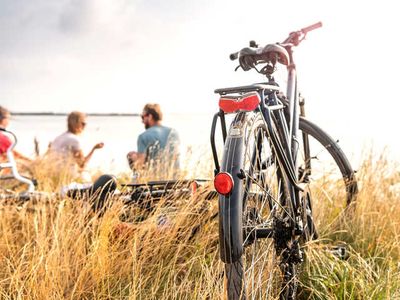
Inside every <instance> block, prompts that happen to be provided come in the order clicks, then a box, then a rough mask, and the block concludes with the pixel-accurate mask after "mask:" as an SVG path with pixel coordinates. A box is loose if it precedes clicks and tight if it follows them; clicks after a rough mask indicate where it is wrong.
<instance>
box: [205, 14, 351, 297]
mask: <svg viewBox="0 0 400 300" xmlns="http://www.w3.org/2000/svg"><path fill="white" fill-rule="evenodd" d="M321 26H322V24H321V23H320V22H319V23H316V24H314V25H311V26H308V27H305V28H303V29H301V30H299V31H294V32H292V33H290V34H289V36H288V38H286V39H285V40H284V41H283V42H282V43H275V44H268V45H266V46H264V47H259V46H258V45H257V44H256V43H255V42H254V41H251V42H250V47H246V48H243V49H242V50H240V51H239V52H236V53H233V54H231V55H230V59H231V60H235V59H238V60H239V66H238V67H237V68H236V70H237V69H238V68H239V67H240V68H242V69H243V70H244V71H248V70H252V69H255V70H256V71H257V72H258V73H260V74H262V75H264V76H266V78H267V81H266V82H264V83H257V84H252V85H247V86H238V87H231V88H222V89H217V90H215V93H217V94H219V95H220V99H219V112H218V113H216V114H215V115H214V119H213V121H212V127H211V147H212V153H213V159H214V164H215V174H214V175H215V177H214V186H215V189H216V191H217V192H218V194H219V200H218V201H219V203H218V204H219V244H220V258H221V260H222V262H223V263H224V266H225V280H226V281H225V282H226V284H225V285H226V296H227V297H228V299H246V298H252V299H265V298H268V299H269V298H272V299H274V298H279V299H295V298H296V292H297V285H298V279H297V273H298V269H299V267H300V265H301V263H302V262H303V260H304V257H303V256H304V255H303V254H304V253H303V245H304V244H305V243H306V242H307V241H311V240H315V239H317V238H318V232H317V230H316V228H317V226H318V222H321V220H319V219H318V216H315V208H314V207H313V206H314V205H315V203H323V202H329V201H331V202H332V203H334V202H335V201H339V199H343V202H344V203H343V204H342V206H341V209H344V208H345V207H347V206H349V205H350V204H351V203H352V202H354V199H355V197H356V194H357V191H358V188H357V181H356V177H355V172H354V171H353V169H352V167H351V165H350V163H349V161H348V159H347V158H346V156H345V154H344V153H343V151H342V150H341V149H340V147H339V145H338V143H337V142H336V141H335V140H333V139H332V138H331V137H330V136H329V135H328V134H326V133H325V132H324V131H323V130H322V129H321V128H320V127H318V126H317V125H315V124H314V123H312V122H310V121H308V120H307V119H306V118H305V107H304V104H305V101H304V99H303V98H301V97H300V95H299V92H298V87H297V74H296V65H295V63H294V60H293V51H292V50H293V48H294V47H296V46H298V45H299V44H300V43H301V42H302V41H303V40H304V38H305V36H306V35H307V33H308V32H310V31H312V30H314V29H317V28H319V27H321ZM260 64H261V65H263V66H262V68H257V65H260ZM279 66H284V67H286V72H287V88H286V93H284V92H282V91H281V88H280V86H279V84H278V82H277V81H275V78H274V72H275V71H276V69H277V68H278V67H279ZM227 115H232V118H233V120H232V122H231V124H230V127H229V131H228V130H227V126H226V121H227V120H226V116H227ZM218 120H219V121H220V124H221V129H222V136H223V142H224V149H223V155H222V163H221V165H220V163H219V157H218V152H217V147H216V142H215V131H216V124H217V122H218ZM313 147H318V155H315V154H314V152H312V151H313V149H314V148H313ZM319 151H321V153H322V152H325V154H326V155H325V157H326V158H327V159H330V160H331V161H332V162H333V164H332V165H333V167H334V170H335V171H336V173H337V176H335V175H334V174H332V173H330V172H327V170H326V168H325V169H324V168H323V167H321V166H319V164H318V163H319V162H321V163H324V164H325V160H322V159H321V155H320V153H319ZM318 159H319V160H318ZM325 182H329V184H330V186H333V188H329V186H324V183H325ZM332 182H334V184H332ZM316 200H319V201H316Z"/></svg>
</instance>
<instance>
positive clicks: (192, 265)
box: [0, 158, 400, 299]
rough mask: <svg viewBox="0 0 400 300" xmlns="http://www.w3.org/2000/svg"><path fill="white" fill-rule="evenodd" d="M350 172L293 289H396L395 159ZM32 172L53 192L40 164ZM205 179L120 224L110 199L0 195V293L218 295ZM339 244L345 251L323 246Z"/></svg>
mask: <svg viewBox="0 0 400 300" xmlns="http://www.w3.org/2000/svg"><path fill="white" fill-rule="evenodd" d="M357 175H358V180H359V186H360V193H359V196H358V199H357V205H356V207H355V209H354V211H353V213H352V214H351V215H348V216H345V217H344V216H342V215H340V211H339V212H338V211H337V209H336V210H335V209H331V210H329V214H327V215H326V217H324V218H326V220H329V222H328V221H327V222H322V223H321V225H320V228H319V230H320V232H321V233H322V234H321V236H320V240H319V241H316V242H312V243H310V244H309V245H307V247H306V263H305V264H304V267H303V269H302V272H301V283H300V287H299V292H300V293H299V299H400V259H399V257H400V187H399V182H400V172H399V166H398V165H395V164H394V163H393V162H390V161H386V160H385V159H384V158H381V159H379V160H378V161H374V160H372V159H367V160H366V162H365V163H364V164H363V165H362V167H361V168H360V170H359V172H358V174H357ZM39 176H41V177H40V178H38V179H39V181H41V182H42V183H43V184H42V186H41V188H42V189H44V190H46V191H47V192H53V191H54V190H55V188H56V185H54V183H50V182H49V181H50V180H51V179H50V178H49V177H48V176H46V173H45V172H42V174H40V175H39ZM332 185H334V183H332ZM211 188H212V187H208V188H206V189H205V192H204V193H197V194H195V195H193V196H191V197H186V198H184V199H181V198H178V197H177V199H175V201H174V205H173V207H171V206H167V207H166V206H165V205H163V203H164V201H161V202H160V203H159V204H158V205H157V207H156V209H155V211H153V212H152V213H150V214H149V215H148V217H147V219H146V220H144V221H142V222H136V223H135V224H133V225H132V224H131V225H129V226H124V223H121V221H120V215H121V211H122V210H123V207H122V204H121V203H120V202H119V201H115V202H114V203H113V205H112V206H111V208H110V209H108V210H107V212H106V213H105V214H104V215H103V216H102V217H101V218H99V217H97V216H95V215H93V214H92V213H91V211H90V208H89V207H88V205H87V202H85V201H73V200H71V199H67V198H61V197H59V196H55V195H54V196H51V197H48V198H47V199H42V200H39V201H31V202H27V203H24V204H16V203H14V202H13V201H9V202H7V203H5V202H3V203H1V204H0V226H1V229H0V230H1V231H0V232H1V234H0V299H222V298H223V265H222V264H221V262H220V261H219V254H218V225H217V218H212V216H213V215H214V214H215V213H216V211H217V203H216V201H215V200H206V199H205V195H206V191H207V189H211ZM333 188H334V186H333ZM333 200H335V199H333ZM131 209H132V210H133V213H139V211H138V210H135V208H131ZM332 214H335V215H332ZM160 216H167V221H166V222H165V224H163V225H159V223H160V222H159V220H160ZM338 244H346V247H347V249H348V252H349V258H348V259H346V260H340V259H338V258H336V257H335V256H333V255H332V254H331V252H330V251H327V250H326V248H327V246H330V245H338Z"/></svg>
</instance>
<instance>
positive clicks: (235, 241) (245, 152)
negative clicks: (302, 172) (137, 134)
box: [219, 113, 300, 299]
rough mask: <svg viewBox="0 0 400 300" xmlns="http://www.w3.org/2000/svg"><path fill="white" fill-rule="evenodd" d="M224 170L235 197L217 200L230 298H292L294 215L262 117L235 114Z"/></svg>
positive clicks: (255, 114)
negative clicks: (230, 176) (229, 175)
mask: <svg viewBox="0 0 400 300" xmlns="http://www.w3.org/2000/svg"><path fill="white" fill-rule="evenodd" d="M221 171H223V172H228V173H229V174H231V175H232V177H233V179H234V188H233V191H232V192H231V194H230V195H228V196H220V197H219V213H220V214H219V224H220V227H219V228H220V249H221V259H222V260H223V261H224V263H225V280H226V281H225V284H226V295H227V297H228V299H247V298H249V299H267V298H268V299H275V298H281V299H294V298H295V294H296V286H297V283H296V264H297V262H298V261H300V258H299V257H297V259H298V261H296V258H295V257H294V256H293V252H295V251H293V250H296V249H295V248H296V241H295V239H294V235H293V230H292V224H293V223H294V219H293V216H294V213H293V208H292V206H291V201H290V199H289V196H288V195H289V193H288V182H287V179H286V176H285V175H284V173H283V172H282V171H281V170H280V167H279V163H278V162H277V159H276V156H275V155H274V150H273V148H272V147H271V146H270V143H269V140H268V135H267V130H266V127H265V124H264V122H263V118H262V116H261V114H260V113H239V114H238V115H237V116H236V118H235V120H234V121H233V122H232V124H231V127H230V131H229V136H228V138H227V141H226V143H225V149H224V156H223V162H222V168H221ZM298 253H299V252H298Z"/></svg>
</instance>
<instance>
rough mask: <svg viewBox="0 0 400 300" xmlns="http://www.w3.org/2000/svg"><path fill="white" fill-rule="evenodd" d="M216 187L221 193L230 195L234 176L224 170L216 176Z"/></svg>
mask: <svg viewBox="0 0 400 300" xmlns="http://www.w3.org/2000/svg"><path fill="white" fill-rule="evenodd" d="M214 187H215V189H216V190H217V192H218V193H219V194H221V195H228V194H229V193H230V192H231V191H232V189H233V178H232V176H231V174H229V173H226V172H222V173H218V174H217V175H216V176H215V177H214Z"/></svg>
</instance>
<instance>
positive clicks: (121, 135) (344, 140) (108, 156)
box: [9, 114, 400, 176]
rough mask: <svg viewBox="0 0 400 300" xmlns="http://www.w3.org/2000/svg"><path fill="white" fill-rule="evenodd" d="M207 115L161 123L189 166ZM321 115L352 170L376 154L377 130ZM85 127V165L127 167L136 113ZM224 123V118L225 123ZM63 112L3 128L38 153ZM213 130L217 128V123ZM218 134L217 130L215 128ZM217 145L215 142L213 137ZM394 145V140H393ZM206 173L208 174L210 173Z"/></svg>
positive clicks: (205, 143) (202, 145)
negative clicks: (171, 131) (368, 152)
mask: <svg viewBox="0 0 400 300" xmlns="http://www.w3.org/2000/svg"><path fill="white" fill-rule="evenodd" d="M212 118H213V115H212V114H191V115H188V114H172V115H168V116H166V117H165V120H164V122H163V124H164V125H166V126H170V127H173V128H175V129H176V130H177V131H178V132H179V135H180V139H181V153H182V154H183V155H182V159H185V153H187V151H188V149H189V151H190V152H191V153H192V154H191V157H193V166H192V167H193V168H196V162H197V161H198V160H199V159H203V160H204V159H208V160H210V159H211V148H210V128H211V121H212ZM324 121H326V119H325V118H321V120H320V121H319V122H317V123H322V125H321V126H322V128H323V129H325V130H326V131H327V132H328V133H330V134H331V135H332V136H333V137H334V138H337V139H339V140H340V146H341V147H342V149H343V150H344V152H345V153H346V155H347V156H348V158H349V159H350V161H351V163H352V165H353V166H354V168H355V169H357V168H358V167H359V164H360V161H361V157H362V154H363V151H365V148H367V149H368V148H369V147H370V146H371V145H372V146H374V148H375V150H377V153H378V154H379V151H380V149H382V148H383V147H384V146H385V144H386V141H387V139H385V136H383V135H378V134H376V135H374V136H375V138H372V136H371V135H370V134H371V131H368V132H357V131H355V130H349V128H347V126H344V127H338V123H337V122H334V123H332V124H330V123H327V122H325V123H324ZM87 123H88V124H87V126H86V129H85V131H84V132H83V134H82V146H83V150H84V153H85V154H86V153H88V152H89V151H90V149H91V147H93V145H94V144H95V143H98V142H104V143H105V146H104V148H103V149H100V150H97V151H96V152H95V154H94V155H93V157H92V160H91V161H90V163H89V165H88V168H90V169H99V170H101V171H102V172H111V173H113V174H117V173H120V172H126V171H129V169H128V165H127V162H126V154H127V153H128V152H129V151H132V150H136V139H137V136H138V135H139V134H140V133H142V132H143V131H144V128H143V124H142V122H141V119H140V117H136V116H89V117H88V118H87ZM228 124H229V122H228ZM66 126H67V125H66V116H29V115H24V116H13V117H12V120H11V123H10V127H9V129H10V130H12V131H14V132H15V133H16V134H17V136H18V139H19V142H18V145H17V149H18V150H19V151H20V152H22V153H24V154H26V155H32V156H33V154H34V142H33V140H34V138H35V137H36V138H37V139H38V141H39V145H40V152H41V153H44V152H45V151H46V149H47V146H48V144H49V143H50V142H51V141H52V140H53V139H54V138H55V137H56V136H57V135H59V134H61V133H62V132H64V131H66ZM218 129H219V128H218ZM217 136H218V137H219V136H220V131H218V132H217ZM219 145H221V142H220V140H219ZM395 146H396V145H395ZM396 149H398V150H400V146H399V145H398V143H397V147H393V146H392V147H391V149H389V150H391V151H392V154H393V155H392V157H393V158H395V159H399V155H398V152H397V151H396ZM210 176H211V174H210Z"/></svg>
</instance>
